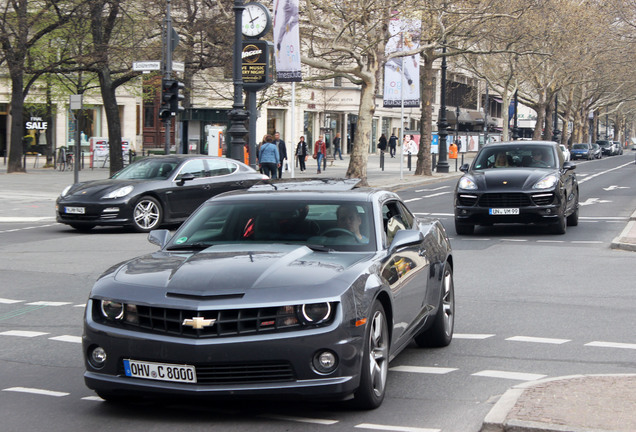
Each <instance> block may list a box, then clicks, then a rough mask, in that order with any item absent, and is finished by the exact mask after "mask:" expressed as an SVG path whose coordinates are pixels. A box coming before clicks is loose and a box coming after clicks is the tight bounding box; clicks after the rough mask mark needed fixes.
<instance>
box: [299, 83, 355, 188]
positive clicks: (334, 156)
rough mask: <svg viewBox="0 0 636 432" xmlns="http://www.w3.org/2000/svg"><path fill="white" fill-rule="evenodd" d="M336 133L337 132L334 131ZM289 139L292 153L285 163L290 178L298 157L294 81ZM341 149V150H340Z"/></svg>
mask: <svg viewBox="0 0 636 432" xmlns="http://www.w3.org/2000/svg"><path fill="white" fill-rule="evenodd" d="M336 133H337V132H336ZM291 137H292V138H291V140H289V141H288V142H289V143H290V145H291V146H290V149H291V154H292V159H291V160H289V158H288V159H287V163H288V164H289V172H290V176H291V178H295V176H296V170H295V169H294V168H295V166H296V163H295V162H296V160H298V158H297V157H296V138H295V137H296V81H292V85H291ZM331 142H333V140H331ZM340 148H341V149H342V143H340ZM341 151H342V150H341ZM333 158H334V160H336V155H335V154H334V155H333Z"/></svg>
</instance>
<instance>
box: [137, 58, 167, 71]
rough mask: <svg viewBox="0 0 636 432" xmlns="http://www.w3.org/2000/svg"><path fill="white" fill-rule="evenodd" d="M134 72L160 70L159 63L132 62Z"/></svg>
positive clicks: (152, 61) (153, 61)
mask: <svg viewBox="0 0 636 432" xmlns="http://www.w3.org/2000/svg"><path fill="white" fill-rule="evenodd" d="M133 70H134V71H158V70H161V61H158V60H156V61H155V60H151V61H138V62H133Z"/></svg>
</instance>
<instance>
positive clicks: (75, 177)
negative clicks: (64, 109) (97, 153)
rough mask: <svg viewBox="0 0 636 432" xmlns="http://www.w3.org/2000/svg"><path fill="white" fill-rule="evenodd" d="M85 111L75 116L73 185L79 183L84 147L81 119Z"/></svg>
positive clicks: (81, 110) (80, 111)
mask: <svg viewBox="0 0 636 432" xmlns="http://www.w3.org/2000/svg"><path fill="white" fill-rule="evenodd" d="M83 111H84V110H83V109H81V108H80V110H79V111H78V112H77V113H76V114H75V152H74V153H75V155H74V156H73V157H74V158H75V163H74V164H73V183H79V156H80V151H79V150H80V146H81V145H82V138H81V136H80V119H81V118H82V114H83Z"/></svg>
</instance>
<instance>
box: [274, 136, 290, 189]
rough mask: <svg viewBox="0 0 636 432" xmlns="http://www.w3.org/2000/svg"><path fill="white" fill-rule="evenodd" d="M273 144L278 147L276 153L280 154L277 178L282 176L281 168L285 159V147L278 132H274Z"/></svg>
mask: <svg viewBox="0 0 636 432" xmlns="http://www.w3.org/2000/svg"><path fill="white" fill-rule="evenodd" d="M274 144H275V145H276V147H278V154H279V156H280V165H279V166H278V178H279V179H280V178H283V168H284V166H285V160H286V159H287V147H286V146H285V141H283V140H282V139H280V133H279V132H276V133H275V134H274Z"/></svg>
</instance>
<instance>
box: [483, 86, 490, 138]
mask: <svg viewBox="0 0 636 432" xmlns="http://www.w3.org/2000/svg"><path fill="white" fill-rule="evenodd" d="M489 110H490V97H489V96H488V82H486V104H485V105H484V145H486V144H488V111H489Z"/></svg>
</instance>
